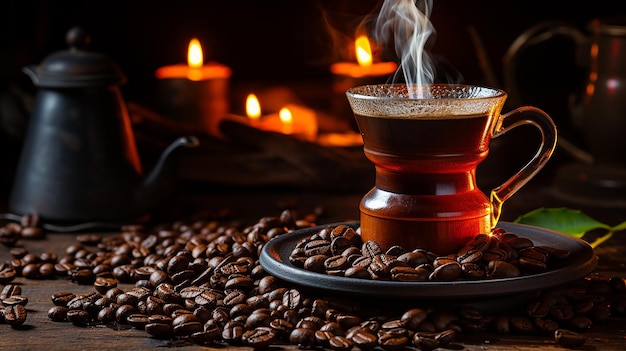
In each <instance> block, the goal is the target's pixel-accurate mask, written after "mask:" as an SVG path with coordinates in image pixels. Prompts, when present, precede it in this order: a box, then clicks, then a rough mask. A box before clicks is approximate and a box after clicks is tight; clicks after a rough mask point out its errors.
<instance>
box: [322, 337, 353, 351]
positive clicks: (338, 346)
mask: <svg viewBox="0 0 626 351" xmlns="http://www.w3.org/2000/svg"><path fill="white" fill-rule="evenodd" d="M328 346H329V347H330V348H331V349H333V350H335V351H349V350H351V349H352V348H353V347H354V342H353V341H352V340H350V339H348V338H346V337H345V336H341V335H335V336H333V337H332V338H330V340H328Z"/></svg>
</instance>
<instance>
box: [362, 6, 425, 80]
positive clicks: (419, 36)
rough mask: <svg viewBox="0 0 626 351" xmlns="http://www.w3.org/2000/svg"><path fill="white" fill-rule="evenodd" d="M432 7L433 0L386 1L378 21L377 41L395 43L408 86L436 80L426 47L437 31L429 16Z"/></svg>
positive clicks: (375, 29) (376, 29) (376, 23)
mask: <svg viewBox="0 0 626 351" xmlns="http://www.w3.org/2000/svg"><path fill="white" fill-rule="evenodd" d="M431 10H432V0H385V1H384V3H383V5H382V7H381V9H380V12H379V14H378V18H377V19H376V22H375V28H374V37H375V39H376V41H377V42H378V43H380V44H381V45H385V46H393V48H394V49H395V52H396V55H397V56H398V58H399V60H400V67H399V70H401V71H402V74H403V75H404V81H405V83H406V84H407V86H409V87H419V86H422V85H425V84H432V83H433V82H434V78H435V73H434V68H433V63H432V60H431V58H430V56H429V54H428V52H426V50H425V49H424V48H425V46H426V42H427V40H428V38H429V37H430V36H431V34H434V33H435V29H434V27H433V25H432V23H431V22H430V19H429V18H430V14H431ZM397 74H398V72H396V75H397ZM409 91H428V89H409Z"/></svg>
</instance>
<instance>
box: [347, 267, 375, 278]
mask: <svg viewBox="0 0 626 351" xmlns="http://www.w3.org/2000/svg"><path fill="white" fill-rule="evenodd" d="M344 277H346V278H357V279H370V278H371V275H370V273H369V272H368V271H367V269H365V268H364V267H359V266H353V267H350V268H348V269H346V270H345V272H344Z"/></svg>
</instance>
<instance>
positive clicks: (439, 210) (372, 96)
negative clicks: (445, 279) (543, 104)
mask: <svg viewBox="0 0 626 351" xmlns="http://www.w3.org/2000/svg"><path fill="white" fill-rule="evenodd" d="M346 95H347V98H348V101H349V103H350V107H351V109H352V111H353V113H354V116H355V118H356V122H357V125H358V128H359V130H360V132H361V135H362V137H363V144H364V147H363V150H364V153H365V156H366V157H367V158H368V159H369V160H370V161H371V162H372V163H373V164H374V166H375V169H376V181H375V185H374V187H373V188H372V189H371V190H370V191H369V192H368V193H367V194H366V195H365V196H364V197H363V198H362V200H361V202H360V205H359V210H360V227H361V235H362V238H363V240H364V241H367V240H374V241H376V242H377V243H378V244H379V245H381V246H382V247H383V249H388V248H389V247H391V246H394V245H399V246H401V247H403V248H405V249H408V250H412V249H416V248H422V249H426V250H429V251H431V252H434V253H437V254H449V253H455V252H457V251H458V250H459V249H460V248H461V247H463V246H464V245H465V244H466V243H467V242H469V241H471V239H472V238H473V237H474V236H476V235H477V234H480V233H486V234H488V233H490V232H491V231H492V229H493V228H494V227H495V226H496V224H497V222H498V220H499V217H500V214H501V210H502V205H503V203H504V201H506V200H507V199H508V198H509V197H511V195H513V194H514V193H515V192H516V191H517V190H519V189H520V188H521V187H522V186H523V185H524V184H526V183H527V182H528V181H529V180H530V179H531V178H532V177H534V176H535V175H536V174H537V172H539V171H540V170H541V168H542V167H543V166H544V165H545V164H546V162H547V161H548V160H549V158H550V157H551V155H552V153H553V152H554V149H555V147H556V139H557V132H556V127H555V125H554V123H553V121H552V119H551V118H550V116H549V115H548V114H546V113H545V112H544V111H542V110H540V109H538V108H536V107H531V106H523V107H519V108H517V109H515V110H513V111H510V112H508V113H505V114H501V111H502V108H503V106H504V102H505V100H506V98H507V94H506V92H505V91H502V90H499V89H494V88H488V87H480V86H473V85H451V84H431V85H423V86H408V85H405V84H377V85H364V86H358V87H353V88H350V89H349V90H348V91H347V92H346ZM527 124H528V125H532V126H534V127H536V128H537V129H538V130H539V131H540V133H541V143H540V145H539V147H538V150H537V152H536V153H535V155H534V156H533V157H532V159H531V160H530V161H529V162H528V163H527V164H526V165H525V166H523V167H522V168H521V169H520V170H519V171H518V172H517V173H515V174H513V175H512V176H511V177H510V178H508V180H506V181H505V182H504V183H503V184H502V185H500V186H498V187H496V188H494V189H493V190H491V191H490V193H489V197H487V195H486V194H485V193H484V192H482V191H481V190H480V189H478V187H477V185H476V184H477V182H476V168H477V166H478V164H479V163H480V162H482V161H483V160H484V159H485V158H486V157H487V154H488V152H489V143H490V141H491V139H492V138H497V137H500V136H502V135H503V134H504V133H506V132H507V131H509V130H511V129H513V128H516V127H518V126H521V125H527Z"/></svg>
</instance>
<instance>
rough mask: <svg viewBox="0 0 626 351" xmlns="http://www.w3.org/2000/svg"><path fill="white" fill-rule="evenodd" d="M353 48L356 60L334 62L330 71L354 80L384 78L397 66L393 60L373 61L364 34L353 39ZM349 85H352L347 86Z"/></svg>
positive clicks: (368, 42)
mask: <svg viewBox="0 0 626 351" xmlns="http://www.w3.org/2000/svg"><path fill="white" fill-rule="evenodd" d="M354 50H355V54H356V59H357V62H337V63H334V64H332V65H331V66H330V71H331V73H333V74H335V75H337V76H340V77H349V78H352V79H355V80H356V79H359V78H380V77H385V78H386V77H387V76H389V75H390V74H392V73H393V72H395V70H396V69H397V68H398V65H397V64H396V63H395V62H374V60H373V57H372V48H371V46H370V41H369V39H367V37H366V36H364V35H362V36H360V37H358V38H357V39H356V40H355V43H354ZM351 87H353V85H351V86H350V87H349V88H351ZM344 92H345V91H344Z"/></svg>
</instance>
